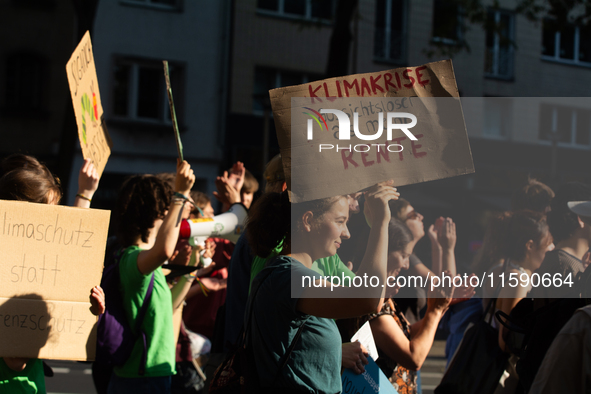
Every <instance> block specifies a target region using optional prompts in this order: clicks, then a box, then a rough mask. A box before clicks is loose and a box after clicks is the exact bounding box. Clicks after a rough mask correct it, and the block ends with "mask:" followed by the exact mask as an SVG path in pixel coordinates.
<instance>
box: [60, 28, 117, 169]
mask: <svg viewBox="0 0 591 394" xmlns="http://www.w3.org/2000/svg"><path fill="white" fill-rule="evenodd" d="M66 73H67V75H68V82H69V84H70V93H71V95H72V104H73V105H74V113H75V114H76V123H77V125H78V138H79V139H80V147H81V148H82V156H84V158H85V159H88V158H89V159H91V160H92V162H93V164H94V166H95V167H96V170H97V171H98V173H99V175H101V174H102V173H103V170H104V169H105V165H106V164H107V160H108V159H109V156H110V155H111V147H112V146H113V142H112V141H111V137H110V136H109V133H108V132H107V128H106V125H105V123H104V122H103V106H102V104H101V95H100V93H99V86H98V80H97V77H96V67H95V62H94V54H93V53H92V43H91V41H90V33H89V32H86V34H84V37H83V38H82V40H81V41H80V43H79V44H78V46H77V47H76V49H75V50H74V53H73V54H72V57H71V58H70V60H69V61H68V63H67V64H66Z"/></svg>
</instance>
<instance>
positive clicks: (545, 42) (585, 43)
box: [542, 18, 591, 65]
mask: <svg viewBox="0 0 591 394" xmlns="http://www.w3.org/2000/svg"><path fill="white" fill-rule="evenodd" d="M542 58H543V59H546V60H555V61H560V62H565V63H570V64H573V63H574V64H580V63H583V64H586V65H589V64H591V27H588V26H575V25H572V24H570V25H559V24H558V22H557V21H556V20H554V19H549V18H547V19H544V22H543V28H542Z"/></svg>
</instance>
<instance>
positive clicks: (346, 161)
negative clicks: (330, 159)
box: [341, 150, 359, 170]
mask: <svg viewBox="0 0 591 394" xmlns="http://www.w3.org/2000/svg"><path fill="white" fill-rule="evenodd" d="M353 153H355V152H353V151H352V150H350V151H349V155H347V154H346V153H345V151H344V150H342V151H341V158H342V159H343V165H344V166H345V170H346V169H348V168H349V163H351V164H353V166H354V167H355V168H357V167H359V164H357V163H356V162H355V160H353Z"/></svg>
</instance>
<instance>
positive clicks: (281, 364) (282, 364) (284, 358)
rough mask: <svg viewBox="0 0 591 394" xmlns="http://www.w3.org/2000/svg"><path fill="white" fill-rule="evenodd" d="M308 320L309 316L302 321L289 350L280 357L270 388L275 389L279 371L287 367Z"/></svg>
mask: <svg viewBox="0 0 591 394" xmlns="http://www.w3.org/2000/svg"><path fill="white" fill-rule="evenodd" d="M309 318H310V316H306V318H305V319H304V321H303V322H302V324H301V325H300V328H298V332H296V334H295V336H294V337H293V339H292V340H291V344H290V345H289V348H288V349H287V351H286V352H285V354H284V355H283V356H282V357H281V360H280V362H279V369H278V370H277V373H276V374H275V379H273V384H272V385H271V387H275V383H277V380H278V379H279V376H281V371H283V368H285V366H286V365H287V362H288V361H289V356H290V355H291V352H292V351H293V349H294V348H295V346H296V345H297V343H298V341H299V339H300V337H301V336H302V331H304V326H305V325H306V322H307V321H308V319H309Z"/></svg>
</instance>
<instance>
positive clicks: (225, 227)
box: [179, 203, 248, 266]
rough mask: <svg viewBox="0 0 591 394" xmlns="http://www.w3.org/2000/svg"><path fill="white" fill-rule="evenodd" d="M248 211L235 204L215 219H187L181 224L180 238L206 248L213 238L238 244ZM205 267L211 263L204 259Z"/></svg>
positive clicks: (239, 204)
mask: <svg viewBox="0 0 591 394" xmlns="http://www.w3.org/2000/svg"><path fill="white" fill-rule="evenodd" d="M247 215H248V210H247V209H246V207H245V206H244V205H242V204H241V203H236V204H233V205H232V206H231V207H230V209H229V210H228V211H227V212H224V213H222V214H221V215H217V216H214V217H213V218H199V219H185V220H183V221H182V222H181V229H180V234H179V237H180V238H183V239H187V238H188V239H189V244H190V245H191V246H202V247H205V240H206V239H207V238H211V237H220V238H225V239H227V240H229V241H231V242H234V243H236V241H238V238H240V234H242V232H243V231H244V224H245V222H246V216H247ZM202 260H204V261H203V263H204V266H207V265H209V263H211V261H207V260H205V259H203V258H202Z"/></svg>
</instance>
